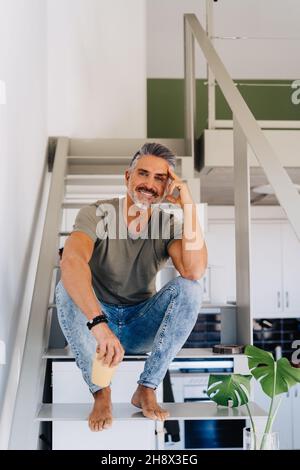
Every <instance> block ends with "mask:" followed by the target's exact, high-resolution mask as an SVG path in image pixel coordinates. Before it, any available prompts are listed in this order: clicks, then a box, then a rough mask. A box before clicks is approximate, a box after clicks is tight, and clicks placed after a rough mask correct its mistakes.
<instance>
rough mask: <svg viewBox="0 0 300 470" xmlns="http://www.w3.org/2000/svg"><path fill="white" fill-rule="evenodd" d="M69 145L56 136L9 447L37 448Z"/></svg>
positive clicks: (65, 140)
mask: <svg viewBox="0 0 300 470" xmlns="http://www.w3.org/2000/svg"><path fill="white" fill-rule="evenodd" d="M68 146H69V140H68V139H67V138H65V137H60V138H58V141H57V146H56V153H55V161H54V166H53V172H52V178H51V186H50V190H49V198H48V204H47V210H46V218H45V225H44V229H43V235H42V241H41V248H40V253H39V260H38V266H37V273H36V278H35V284H34V290H33V297H32V303H31V309H30V316H29V321H28V326H27V334H26V341H25V346H24V352H23V355H20V363H19V371H18V373H19V377H18V378H19V380H18V384H17V394H16V400H15V410H14V416H13V419H12V423H11V432H10V441H9V449H12V450H19V449H33V450H34V449H37V448H38V435H39V423H38V422H37V421H36V420H35V417H36V412H37V406H38V404H39V403H40V402H41V401H42V393H43V386H44V379H45V368H46V363H45V361H44V359H43V358H42V356H43V352H44V347H45V332H46V330H47V329H46V324H47V320H48V304H49V296H50V288H51V279H52V275H53V269H54V267H55V265H56V264H57V259H56V258H57V256H56V253H57V237H58V232H59V228H60V223H61V217H62V210H61V209H62V207H61V206H62V201H63V197H64V178H65V175H66V170H67V155H68Z"/></svg>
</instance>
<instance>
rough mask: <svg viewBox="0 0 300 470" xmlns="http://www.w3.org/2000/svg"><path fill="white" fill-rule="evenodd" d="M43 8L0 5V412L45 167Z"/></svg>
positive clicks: (28, 1)
mask: <svg viewBox="0 0 300 470" xmlns="http://www.w3.org/2000/svg"><path fill="white" fill-rule="evenodd" d="M46 26H47V23H46V3H45V2H44V1H41V0H0V80H3V81H5V83H6V92H7V102H6V105H3V104H0V221H1V236H0V339H1V340H5V342H6V345H7V365H5V366H0V409H1V400H2V398H3V391H4V384H5V382H6V378H7V373H8V370H9V366H10V356H11V348H12V344H13V338H14V336H15V332H16V325H17V324H18V315H19V312H20V304H21V299H22V295H23V292H24V276H25V274H26V269H27V261H28V260H27V256H28V251H29V249H30V240H31V238H32V237H31V230H32V229H33V227H32V223H33V216H34V210H35V206H36V203H37V198H38V190H39V185H40V182H41V177H42V173H43V167H44V162H45V150H46V144H47V122H46V115H47V112H46Z"/></svg>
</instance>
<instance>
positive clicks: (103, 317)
mask: <svg viewBox="0 0 300 470" xmlns="http://www.w3.org/2000/svg"><path fill="white" fill-rule="evenodd" d="M99 323H108V319H107V316H106V315H104V313H102V314H101V315H98V316H97V317H95V318H93V319H92V320H89V321H88V322H87V324H86V326H87V327H88V329H89V330H91V329H92V328H93V326H95V325H98V324H99Z"/></svg>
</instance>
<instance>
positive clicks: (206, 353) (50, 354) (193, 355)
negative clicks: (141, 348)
mask: <svg viewBox="0 0 300 470" xmlns="http://www.w3.org/2000/svg"><path fill="white" fill-rule="evenodd" d="M237 356H241V355H240V354H234V355H232V354H219V353H213V352H212V348H183V349H181V350H180V351H179V353H178V354H177V355H176V358H181V359H197V358H201V359H203V358H211V357H214V358H215V357H218V358H220V359H222V358H229V357H237ZM145 357H147V354H136V355H125V356H124V359H125V360H126V359H134V358H138V359H139V358H145ZM43 359H74V356H73V354H72V352H71V351H70V349H69V348H68V347H66V348H62V349H51V348H50V349H47V350H46V351H45V352H44V354H43Z"/></svg>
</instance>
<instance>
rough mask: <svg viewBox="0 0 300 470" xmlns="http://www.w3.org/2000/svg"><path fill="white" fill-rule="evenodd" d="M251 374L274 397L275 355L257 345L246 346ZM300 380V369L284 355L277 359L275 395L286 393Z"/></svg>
mask: <svg viewBox="0 0 300 470" xmlns="http://www.w3.org/2000/svg"><path fill="white" fill-rule="evenodd" d="M245 354H246V356H248V366H249V369H250V372H251V374H252V375H253V377H255V379H256V380H258V382H259V383H260V385H261V387H262V389H263V391H264V392H265V394H266V395H268V396H269V397H271V398H272V396H273V390H274V380H275V360H274V357H273V355H272V354H271V353H270V352H268V351H264V350H262V349H260V348H257V347H256V346H252V345H248V346H246V348H245ZM297 382H300V369H297V368H295V367H293V366H292V365H291V364H290V363H289V361H288V360H287V359H286V358H285V357H282V358H281V359H279V360H278V361H277V370H276V384H275V395H279V394H281V393H285V392H287V391H288V390H289V388H290V387H291V386H292V385H295V384H296V383H297Z"/></svg>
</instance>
